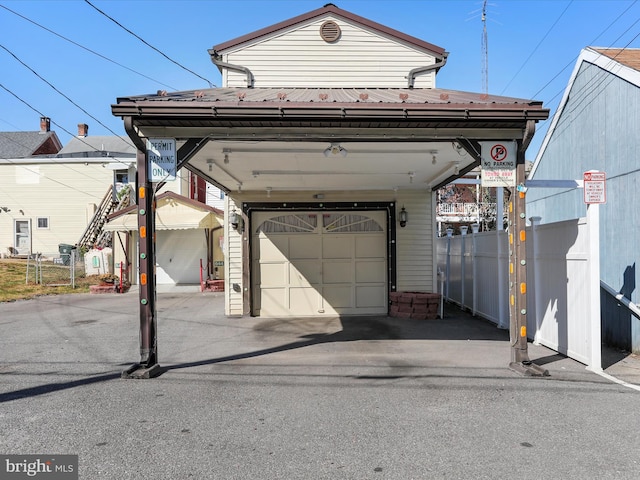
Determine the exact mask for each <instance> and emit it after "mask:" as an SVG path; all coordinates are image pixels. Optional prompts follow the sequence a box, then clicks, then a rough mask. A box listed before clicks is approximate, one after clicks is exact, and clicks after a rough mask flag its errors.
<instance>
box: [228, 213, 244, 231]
mask: <svg viewBox="0 0 640 480" xmlns="http://www.w3.org/2000/svg"><path fill="white" fill-rule="evenodd" d="M229 223H230V224H231V228H233V229H234V230H236V231H237V232H239V233H242V232H243V231H244V222H243V220H242V215H240V214H238V212H236V209H235V208H234V209H233V211H232V212H231V213H230V214H229Z"/></svg>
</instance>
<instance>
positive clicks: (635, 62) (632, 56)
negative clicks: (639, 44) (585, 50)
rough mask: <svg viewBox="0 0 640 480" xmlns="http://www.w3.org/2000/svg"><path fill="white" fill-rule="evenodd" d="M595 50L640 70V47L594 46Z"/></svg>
mask: <svg viewBox="0 0 640 480" xmlns="http://www.w3.org/2000/svg"><path fill="white" fill-rule="evenodd" d="M593 50H595V51H596V52H598V53H600V54H602V55H606V56H607V57H609V58H610V59H612V60H615V61H616V62H618V63H621V64H623V65H626V66H627V67H631V68H633V69H635V70H640V48H594V49H593Z"/></svg>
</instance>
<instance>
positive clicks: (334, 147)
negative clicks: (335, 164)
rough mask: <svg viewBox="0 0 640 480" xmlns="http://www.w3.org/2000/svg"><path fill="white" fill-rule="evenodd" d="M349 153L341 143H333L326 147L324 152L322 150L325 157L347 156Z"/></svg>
mask: <svg viewBox="0 0 640 480" xmlns="http://www.w3.org/2000/svg"><path fill="white" fill-rule="evenodd" d="M347 153H349V152H347V149H346V148H344V147H342V146H341V145H340V144H339V143H332V144H331V145H329V146H328V147H327V148H325V149H324V152H322V154H323V155H324V156H325V157H336V156H338V155H342V156H343V157H346V156H347Z"/></svg>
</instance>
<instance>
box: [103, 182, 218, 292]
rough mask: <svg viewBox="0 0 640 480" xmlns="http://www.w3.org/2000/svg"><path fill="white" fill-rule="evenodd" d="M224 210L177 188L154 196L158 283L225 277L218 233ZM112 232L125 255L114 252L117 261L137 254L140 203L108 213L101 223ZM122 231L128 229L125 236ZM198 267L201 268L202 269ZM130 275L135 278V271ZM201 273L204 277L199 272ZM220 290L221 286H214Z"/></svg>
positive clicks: (183, 282) (185, 282)
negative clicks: (103, 222) (184, 193)
mask: <svg viewBox="0 0 640 480" xmlns="http://www.w3.org/2000/svg"><path fill="white" fill-rule="evenodd" d="M223 221H224V212H223V211H222V210H218V209H216V208H213V207H210V206H208V205H205V204H204V203H202V202H199V201H196V200H191V199H189V198H187V197H184V196H182V195H178V194H177V193H175V192H164V193H161V194H160V195H158V196H157V197H156V225H155V226H156V233H157V234H156V245H157V250H156V283H157V284H158V285H185V284H186V285H194V284H200V283H201V280H202V283H203V285H202V287H205V286H206V281H207V280H211V281H215V280H222V279H223V278H224V256H223V254H222V242H221V239H222V238H223V236H224V229H223ZM105 229H106V230H107V231H112V232H115V234H116V235H117V236H118V239H117V240H116V241H115V242H114V244H115V245H116V248H118V247H120V248H123V247H124V248H123V250H124V251H123V252H122V253H123V256H122V257H121V256H118V255H116V265H117V264H119V262H120V261H125V262H126V264H127V265H129V264H131V263H134V261H135V259H137V258H138V249H137V243H138V242H137V241H138V233H137V232H138V208H137V206H136V205H132V206H130V207H128V208H125V209H122V210H120V211H118V212H115V213H113V214H111V215H110V216H109V221H108V223H107V225H106V226H105ZM122 232H128V234H127V235H125V236H124V237H123V236H122ZM201 268H202V272H201V270H200V269H201ZM131 273H133V275H131V274H130V277H129V278H130V279H131V281H132V283H134V284H136V283H137V279H138V275H137V272H131ZM201 275H202V278H201ZM217 290H220V289H217Z"/></svg>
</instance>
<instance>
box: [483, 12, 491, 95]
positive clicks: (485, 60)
mask: <svg viewBox="0 0 640 480" xmlns="http://www.w3.org/2000/svg"><path fill="white" fill-rule="evenodd" d="M481 18H482V41H481V45H482V93H484V94H485V95H488V94H489V45H488V43H487V0H484V3H483V4H482V17H481Z"/></svg>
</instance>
